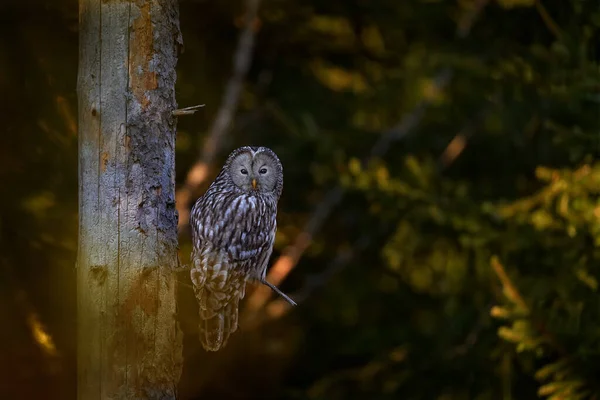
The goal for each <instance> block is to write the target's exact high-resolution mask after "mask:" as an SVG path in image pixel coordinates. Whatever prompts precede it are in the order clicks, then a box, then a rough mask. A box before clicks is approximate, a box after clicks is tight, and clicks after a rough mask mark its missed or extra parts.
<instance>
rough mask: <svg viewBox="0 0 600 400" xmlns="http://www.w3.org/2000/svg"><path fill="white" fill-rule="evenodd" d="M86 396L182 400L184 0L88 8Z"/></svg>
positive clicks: (83, 246) (101, 1) (84, 3)
mask: <svg viewBox="0 0 600 400" xmlns="http://www.w3.org/2000/svg"><path fill="white" fill-rule="evenodd" d="M79 6H80V54H79V57H80V59H79V63H80V65H79V78H78V85H77V86H78V87H77V90H78V99H79V142H80V145H79V146H80V147H79V227H80V231H79V253H78V260H77V264H78V269H77V290H78V297H77V302H78V304H77V317H78V323H77V324H78V334H77V340H78V344H77V349H78V398H79V399H86V400H91V399H108V398H110V399H142V398H143V399H175V398H176V387H177V383H178V381H179V377H180V374H181V365H182V355H181V353H182V335H181V332H180V330H179V327H178V325H177V321H176V311H177V310H176V303H175V299H176V278H175V270H176V268H177V213H176V210H175V123H176V121H175V118H174V117H173V116H172V115H171V112H172V111H173V110H174V109H175V108H176V102H175V87H174V86H175V78H176V76H175V65H176V62H177V50H178V46H179V45H180V44H181V35H180V31H179V15H178V6H177V0H80V1H79Z"/></svg>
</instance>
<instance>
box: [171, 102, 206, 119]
mask: <svg viewBox="0 0 600 400" xmlns="http://www.w3.org/2000/svg"><path fill="white" fill-rule="evenodd" d="M202 107H204V104H198V105H197V106H191V107H185V108H178V109H177V110H174V111H173V112H172V113H171V114H172V115H173V116H174V117H179V116H182V115H192V114H195V113H196V111H198V110H199V109H201V108H202Z"/></svg>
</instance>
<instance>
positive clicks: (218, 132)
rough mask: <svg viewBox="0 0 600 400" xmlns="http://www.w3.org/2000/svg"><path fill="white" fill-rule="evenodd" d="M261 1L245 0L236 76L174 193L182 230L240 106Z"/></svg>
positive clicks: (237, 49) (250, 60) (235, 59)
mask: <svg viewBox="0 0 600 400" xmlns="http://www.w3.org/2000/svg"><path fill="white" fill-rule="evenodd" d="M259 4H260V0H247V1H246V7H247V11H246V20H245V27H244V29H243V30H242V32H241V34H240V37H239V40H238V44H237V48H236V50H235V55H234V60H233V75H232V76H231V79H230V80H229V82H228V83H227V87H226V88H225V94H224V95H223V100H222V103H221V106H220V108H219V111H218V112H217V117H216V118H215V120H214V122H213V124H212V126H211V128H210V131H209V134H208V138H207V139H206V141H205V142H204V147H203V149H202V154H201V155H200V158H199V159H198V160H197V161H196V162H195V163H194V165H193V166H192V168H191V169H190V171H189V172H188V174H187V176H186V178H185V183H184V185H183V186H182V187H181V188H179V190H178V191H177V193H176V194H175V198H176V203H177V211H178V213H179V223H178V228H179V230H180V231H181V230H182V229H184V228H185V227H186V226H187V225H188V223H189V215H190V206H191V203H192V198H193V195H194V191H195V190H197V189H198V188H199V187H200V186H201V185H202V183H204V181H205V180H206V178H207V177H208V170H209V167H210V166H211V165H212V163H213V161H214V159H215V157H216V155H217V152H218V151H219V147H220V145H221V142H222V140H223V137H224V136H225V134H226V133H227V131H228V130H229V126H230V125H231V121H232V119H233V115H234V114H235V111H236V109H237V107H238V103H239V100H240V93H241V91H242V88H243V85H244V80H245V78H246V75H247V74H248V70H249V69H250V63H251V62H252V51H253V49H254V38H255V29H254V21H255V20H256V18H257V15H258V6H259Z"/></svg>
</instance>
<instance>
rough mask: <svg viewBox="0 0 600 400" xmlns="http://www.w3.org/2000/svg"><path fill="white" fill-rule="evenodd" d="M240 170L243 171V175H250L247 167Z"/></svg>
mask: <svg viewBox="0 0 600 400" xmlns="http://www.w3.org/2000/svg"><path fill="white" fill-rule="evenodd" d="M240 172H241V173H242V175H248V170H247V169H246V168H242V170H241V171H240Z"/></svg>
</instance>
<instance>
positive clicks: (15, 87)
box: [0, 0, 600, 400]
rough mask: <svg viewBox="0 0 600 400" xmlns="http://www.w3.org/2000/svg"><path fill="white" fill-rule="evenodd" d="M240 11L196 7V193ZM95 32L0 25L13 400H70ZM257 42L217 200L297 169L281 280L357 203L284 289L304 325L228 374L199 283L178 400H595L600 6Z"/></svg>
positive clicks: (21, 7)
mask: <svg viewBox="0 0 600 400" xmlns="http://www.w3.org/2000/svg"><path fill="white" fill-rule="evenodd" d="M245 10H246V7H245V4H244V2H241V1H215V0H212V1H209V0H185V1H184V0H182V1H181V2H180V12H181V28H182V33H183V40H184V46H185V49H184V52H183V53H182V54H181V56H180V60H179V64H178V69H177V73H178V82H177V99H178V103H179V105H180V106H181V107H185V106H189V105H194V104H199V103H205V104H206V107H205V108H204V109H202V110H201V111H200V112H198V113H196V114H195V115H193V116H185V117H181V118H180V119H179V124H178V134H177V177H178V182H179V183H180V184H182V183H183V180H184V179H185V176H186V173H187V172H188V170H189V169H190V167H191V166H192V165H193V164H194V162H195V161H196V160H197V158H198V157H199V155H200V153H201V148H202V146H203V144H204V141H205V139H206V137H207V134H208V130H209V127H210V126H211V124H212V122H213V120H214V118H215V115H216V114H217V112H218V109H219V107H220V104H221V101H222V97H223V94H224V89H225V87H226V85H227V82H228V81H229V80H230V79H231V77H232V73H233V72H232V71H233V56H234V53H235V51H236V45H237V42H238V37H239V34H240V30H241V29H243V25H244V15H245ZM77 25H78V7H77V2H76V1H75V0H55V1H42V0H30V1H20V0H3V1H2V2H1V4H0V93H1V94H2V99H1V100H0V105H1V106H0V124H1V127H2V134H1V135H0V188H1V191H0V304H1V306H0V326H1V329H0V398H3V399H4V398H6V399H9V398H10V399H42V398H43V399H70V398H74V396H75V382H76V370H75V360H76V358H75V343H76V341H75V332H76V325H75V304H76V302H75V295H76V286H75V269H74V268H75V257H76V249H77V245H76V244H77V230H78V228H77V221H78V217H77V183H78V182H77V99H76V92H75V89H76V82H77V63H78V26H77ZM253 29H254V33H255V39H256V46H255V48H254V49H253V60H252V64H251V67H250V70H249V71H248V73H247V75H246V76H245V77H244V89H243V92H242V95H241V97H240V101H239V106H238V107H237V112H236V114H235V118H234V120H233V124H232V125H231V129H230V130H229V131H228V132H227V133H226V135H225V136H224V137H223V141H222V143H221V146H220V148H219V152H218V157H217V159H216V160H215V162H214V165H213V168H212V169H211V175H210V178H211V179H212V177H214V175H215V174H216V172H217V168H218V167H219V165H220V163H222V161H223V160H224V157H225V156H226V155H227V154H228V153H229V151H231V150H232V149H233V148H235V147H237V146H240V145H246V144H254V145H266V146H269V147H271V148H272V149H273V150H274V151H275V152H276V153H277V154H278V155H279V156H280V158H281V160H282V162H283V164H284V169H285V188H284V194H283V197H282V200H281V203H280V208H279V218H278V221H279V226H280V228H279V232H278V237H277V242H276V249H275V252H274V256H273V260H276V259H277V257H278V256H279V255H280V254H281V252H282V251H283V250H284V249H285V248H286V247H287V246H290V245H292V244H293V243H294V240H295V238H296V237H297V235H298V234H300V233H301V232H302V229H303V227H304V225H305V223H306V222H307V221H309V220H310V218H311V216H314V212H315V210H318V209H320V208H319V207H320V205H321V204H322V202H323V201H328V199H330V196H331V191H330V190H331V189H332V188H336V187H337V188H340V189H338V191H337V192H334V194H335V193H338V194H339V193H343V197H342V198H341V201H339V203H337V204H336V205H335V207H333V208H332V210H331V212H329V213H326V216H325V218H324V219H323V224H322V226H321V228H320V229H319V230H318V231H317V232H316V235H315V237H314V242H313V243H312V244H311V246H310V247H309V248H308V250H307V251H306V252H305V253H304V254H303V256H302V258H301V259H300V260H299V262H298V264H297V265H296V266H295V267H294V268H293V269H292V270H291V272H290V273H289V275H288V276H287V278H286V279H285V281H284V282H283V284H282V285H281V287H282V289H283V290H284V291H286V292H288V293H290V294H291V295H292V296H297V297H298V298H299V299H300V300H301V304H300V306H299V307H297V308H296V309H294V310H291V311H290V312H286V313H284V314H282V315H280V314H278V313H277V312H275V311H274V310H275V308H269V307H268V306H267V307H265V308H264V310H263V311H262V314H261V315H262V316H261V317H260V318H259V317H258V316H257V317H256V318H257V319H256V320H257V321H261V322H260V323H247V324H246V326H244V325H242V327H241V331H240V332H239V333H237V334H236V336H235V338H234V339H233V340H232V341H231V343H230V344H229V345H228V347H227V348H226V350H225V351H223V352H222V353H217V354H210V355H207V354H206V353H204V352H203V351H201V350H200V347H199V345H198V343H197V340H196V337H195V331H194V328H195V321H194V319H193V318H194V313H193V306H192V303H193V297H191V295H190V293H189V288H188V289H186V286H185V285H182V289H181V296H180V299H179V300H180V307H181V310H182V312H181V326H182V329H183V330H184V332H185V337H184V357H185V364H184V369H183V376H182V380H181V383H180V394H181V397H182V398H190V399H191V398H211V399H212V398H215V399H217V398H219V399H221V398H225V399H228V398H237V399H251V398H258V399H262V398H264V399H323V400H325V399H327V400H335V399H423V400H430V399H437V400H461V399H478V400H484V399H490V400H491V399H502V400H508V399H515V400H517V399H519V400H520V399H534V398H537V397H538V396H540V397H546V396H547V397H549V398H551V399H555V400H556V399H599V398H600V396H599V393H600V384H599V382H600V380H599V379H598V377H599V376H600V296H599V293H598V290H599V288H598V281H599V279H600V158H599V156H600V65H599V63H598V57H599V56H600V3H599V2H598V1H597V0H568V1H567V0H541V1H537V0H491V1H481V0H456V1H454V0H452V1H450V0H447V1H443V0H402V1H400V0H377V1H376V0H264V1H263V2H262V3H261V4H260V8H259V17H258V18H257V20H256V21H255V22H254V26H253ZM382 138H384V139H382ZM387 139H389V140H387ZM374 146H375V150H373V148H374ZM373 154H374V156H373ZM205 188H206V186H204V187H201V188H198V190H197V193H195V195H196V196H197V195H199V194H201V193H202V191H203V190H204V189H205ZM321 208H322V207H321ZM180 240H181V246H180V247H181V253H182V254H181V255H182V259H184V260H185V258H186V257H187V254H188V252H189V237H188V235H187V233H186V232H185V231H184V232H182V235H181V239H180ZM184 281H185V277H184V276H183V277H182V282H183V283H185V282H184ZM552 396H554V397H552Z"/></svg>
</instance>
